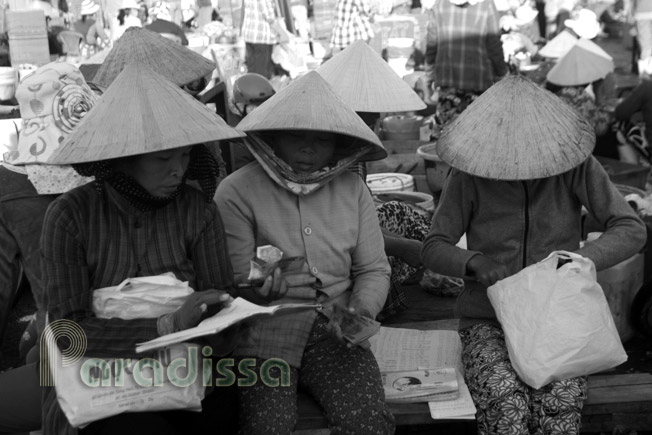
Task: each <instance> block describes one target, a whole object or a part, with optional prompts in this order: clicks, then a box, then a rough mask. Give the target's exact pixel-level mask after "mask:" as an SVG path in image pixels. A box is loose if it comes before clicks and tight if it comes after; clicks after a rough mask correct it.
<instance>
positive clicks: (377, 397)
mask: <svg viewBox="0 0 652 435" xmlns="http://www.w3.org/2000/svg"><path fill="white" fill-rule="evenodd" d="M327 325H328V321H327V320H326V319H325V318H323V317H322V316H319V317H318V318H317V320H316V321H315V324H314V326H313V329H312V332H311V334H310V338H309V339H308V345H307V346H306V350H305V351H304V353H303V360H302V362H301V369H300V374H299V382H300V385H301V387H302V388H304V389H305V390H307V392H308V393H310V395H312V396H313V397H314V398H315V399H316V400H317V402H318V403H319V404H320V405H321V407H322V408H323V409H324V412H325V413H326V418H327V419H328V424H329V426H330V430H331V435H343V434H348V435H360V434H374V435H383V434H393V433H394V429H395V421H394V416H393V415H392V413H391V412H389V410H388V408H387V405H386V404H385V394H384V392H383V387H382V381H381V378H380V370H379V369H378V363H377V362H376V359H375V358H374V356H373V354H372V353H371V351H370V350H367V349H362V348H361V347H357V346H356V347H353V348H351V349H349V348H347V347H346V345H344V344H342V343H340V342H339V341H338V340H337V339H336V338H334V337H333V336H331V334H330V332H329V330H328V327H327Z"/></svg>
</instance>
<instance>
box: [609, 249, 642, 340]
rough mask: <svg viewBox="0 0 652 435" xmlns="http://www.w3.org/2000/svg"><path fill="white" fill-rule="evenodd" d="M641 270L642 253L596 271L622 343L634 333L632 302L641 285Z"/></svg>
mask: <svg viewBox="0 0 652 435" xmlns="http://www.w3.org/2000/svg"><path fill="white" fill-rule="evenodd" d="M643 270H644V258H643V254H636V255H634V256H633V257H630V258H629V259H627V260H625V261H623V262H622V263H618V264H616V265H615V266H612V267H610V268H609V269H605V270H601V271H600V272H598V276H597V277H598V283H599V284H600V286H601V287H602V290H603V291H604V295H605V297H606V298H607V302H608V303H609V308H610V309H611V315H612V317H613V319H614V323H615V324H616V329H617V330H618V335H619V336H620V340H621V341H622V342H623V343H624V342H626V341H627V340H629V339H630V338H632V337H633V336H634V333H635V330H634V325H633V323H632V318H631V311H632V302H633V300H634V297H635V296H636V293H638V290H639V289H640V288H641V287H642V286H643Z"/></svg>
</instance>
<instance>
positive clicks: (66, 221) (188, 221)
mask: <svg viewBox="0 0 652 435" xmlns="http://www.w3.org/2000/svg"><path fill="white" fill-rule="evenodd" d="M105 192H106V195H105V196H100V195H99V194H98V192H97V190H96V189H95V188H94V187H93V185H92V184H87V185H85V186H82V187H80V188H77V189H75V190H72V191H70V192H67V193H65V194H63V195H61V196H60V197H59V198H58V199H57V200H55V201H54V202H53V203H52V204H51V206H50V208H49V209H48V212H47V214H46V216H45V221H44V223H43V236H42V238H41V241H42V244H41V255H42V261H41V268H42V283H43V290H44V294H43V298H42V299H43V300H42V301H37V304H42V306H44V307H45V308H46V310H47V312H48V313H49V316H50V321H54V320H57V319H63V318H66V319H70V320H73V321H75V322H77V324H78V325H79V326H81V327H82V328H83V330H84V333H85V335H86V338H87V351H86V356H94V357H100V358H105V357H106V358H108V357H111V358H115V357H117V356H121V357H124V358H140V357H142V355H136V353H135V348H136V344H137V343H142V342H145V341H148V340H151V339H153V338H156V337H157V336H158V331H157V326H156V323H157V319H137V320H121V319H109V320H106V319H98V318H96V317H95V316H93V314H92V310H91V299H92V292H93V290H94V289H97V288H102V287H109V286H115V285H118V284H119V283H120V282H122V281H123V280H124V279H125V278H129V277H135V276H147V275H158V274H161V273H165V272H173V273H174V274H175V275H176V277H177V278H178V279H180V280H182V281H188V282H189V284H190V286H191V287H192V288H193V289H195V290H196V291H202V290H207V289H212V288H215V289H225V288H229V287H231V285H232V270H231V264H230V261H229V257H228V254H227V250H226V237H225V235H224V230H223V226H222V222H221V219H220V215H219V213H218V211H217V207H216V206H215V204H214V203H213V202H209V203H207V202H206V200H205V198H204V196H203V195H202V194H201V193H200V192H198V191H196V190H195V189H193V188H190V187H187V188H186V189H185V190H184V192H183V194H181V195H179V196H177V197H176V198H175V199H174V201H172V202H170V203H169V204H168V205H166V206H165V207H162V208H159V209H156V210H153V211H150V212H140V211H138V210H137V209H136V208H134V207H133V206H132V205H131V204H130V203H129V202H128V201H127V200H126V199H125V198H123V197H122V196H120V195H119V194H118V193H117V192H116V191H115V190H114V189H113V188H112V187H111V186H108V185H107V186H105ZM43 413H44V414H43V422H44V433H64V434H65V433H74V431H72V428H70V426H69V425H68V422H67V419H66V418H65V416H64V415H63V413H62V412H61V409H60V408H59V406H58V404H57V402H56V395H55V391H54V389H49V390H48V391H47V393H46V397H45V399H44V403H43Z"/></svg>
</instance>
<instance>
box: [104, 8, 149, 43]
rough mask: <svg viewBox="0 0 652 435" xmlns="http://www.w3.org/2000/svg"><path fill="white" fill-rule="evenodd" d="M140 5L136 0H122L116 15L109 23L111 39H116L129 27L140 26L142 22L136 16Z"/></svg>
mask: <svg viewBox="0 0 652 435" xmlns="http://www.w3.org/2000/svg"><path fill="white" fill-rule="evenodd" d="M139 12H140V6H139V5H138V3H136V0H122V3H121V5H120V11H119V12H118V16H117V17H116V18H115V19H114V20H113V22H112V25H111V40H112V41H114V42H115V41H117V40H118V39H120V37H121V36H122V34H123V33H124V32H125V30H127V29H128V28H129V27H142V26H143V24H142V22H141V21H140V19H139V18H138V13H139Z"/></svg>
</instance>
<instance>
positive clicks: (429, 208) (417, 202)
mask: <svg viewBox="0 0 652 435" xmlns="http://www.w3.org/2000/svg"><path fill="white" fill-rule="evenodd" d="M374 196H375V198H376V201H377V202H379V203H385V202H389V201H403V202H405V203H406V204H407V205H409V206H410V207H411V208H412V209H413V210H414V211H416V212H417V213H420V214H422V215H426V216H430V215H432V213H434V212H435V202H434V199H433V197H432V195H430V194H429V193H424V192H390V193H380V194H377V195H374Z"/></svg>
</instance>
